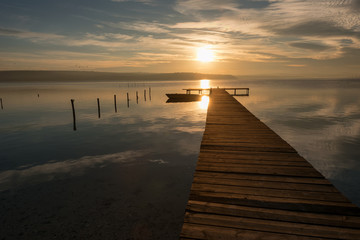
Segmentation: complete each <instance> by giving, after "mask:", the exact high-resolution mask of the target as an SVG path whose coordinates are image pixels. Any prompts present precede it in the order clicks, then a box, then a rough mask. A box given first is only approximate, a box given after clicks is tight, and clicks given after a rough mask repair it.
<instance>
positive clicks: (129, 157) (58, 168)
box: [0, 150, 145, 191]
mask: <svg viewBox="0 0 360 240" xmlns="http://www.w3.org/2000/svg"><path fill="white" fill-rule="evenodd" d="M144 155H145V151H130V150H129V151H125V152H119V153H113V154H105V155H96V156H84V157H81V158H79V159H68V160H64V161H58V162H55V161H54V162H52V161H50V162H48V163H44V164H41V165H36V166H32V167H25V168H24V169H16V170H7V171H4V172H0V191H3V190H5V189H7V188H8V187H9V186H11V185H13V184H14V183H15V184H20V185H21V184H24V183H26V182H31V181H32V180H33V179H36V180H37V181H50V180H52V179H54V178H55V177H57V176H60V175H64V174H70V175H79V174H82V173H83V172H84V171H85V170H87V169H90V168H94V167H97V166H105V165H109V164H112V163H128V162H132V161H135V160H136V159H137V158H139V157H142V156H144Z"/></svg>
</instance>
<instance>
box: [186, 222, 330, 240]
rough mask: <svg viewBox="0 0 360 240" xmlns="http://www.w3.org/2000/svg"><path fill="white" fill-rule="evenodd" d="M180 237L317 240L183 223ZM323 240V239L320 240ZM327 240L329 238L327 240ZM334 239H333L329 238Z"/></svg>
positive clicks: (214, 239) (246, 239)
mask: <svg viewBox="0 0 360 240" xmlns="http://www.w3.org/2000/svg"><path fill="white" fill-rule="evenodd" d="M180 237H185V238H195V239H213V240H216V239H244V240H319V238H313V237H304V236H298V235H293V234H291V235H290V234H280V233H271V232H263V231H253V230H244V229H236V228H225V227H216V226H208V225H200V224H192V223H184V225H183V228H182V232H181V235H180ZM322 239H325V238H322ZM328 239H329V238H328ZM330 239H335V238H330Z"/></svg>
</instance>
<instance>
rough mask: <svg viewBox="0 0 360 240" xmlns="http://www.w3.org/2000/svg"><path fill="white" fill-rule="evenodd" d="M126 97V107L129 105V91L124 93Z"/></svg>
mask: <svg viewBox="0 0 360 240" xmlns="http://www.w3.org/2000/svg"><path fill="white" fill-rule="evenodd" d="M126 99H127V107H128V108H129V107H130V103H129V102H130V99H129V93H126Z"/></svg>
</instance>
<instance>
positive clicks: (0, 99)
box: [0, 98, 4, 109]
mask: <svg viewBox="0 0 360 240" xmlns="http://www.w3.org/2000/svg"><path fill="white" fill-rule="evenodd" d="M0 105H1V109H4V106H3V102H2V98H0Z"/></svg>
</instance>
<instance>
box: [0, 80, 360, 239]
mask: <svg viewBox="0 0 360 240" xmlns="http://www.w3.org/2000/svg"><path fill="white" fill-rule="evenodd" d="M208 87H248V88H250V95H249V96H239V97H236V99H237V100H238V101H239V102H241V103H242V104H243V105H244V106H245V107H246V108H247V109H248V110H250V111H251V112H252V113H253V114H254V115H255V116H256V117H258V118H259V119H260V120H261V121H263V122H264V123H265V124H267V125H268V126H269V127H270V128H271V129H273V130H274V131H275V132H276V133H277V134H279V135H280V136H281V137H282V138H283V139H284V140H286V141H287V142H288V143H289V144H290V145H291V146H293V147H294V148H295V149H296V150H297V151H298V152H299V154H300V155H301V156H303V157H304V158H305V159H307V160H308V161H309V162H310V163H311V164H312V165H313V166H314V167H315V168H316V169H317V170H318V171H320V172H321V173H322V174H323V175H324V176H325V177H326V178H327V179H329V180H330V181H331V182H332V183H333V184H334V185H335V186H336V187H337V188H338V189H339V190H340V191H341V192H342V193H343V194H344V195H345V196H346V197H347V198H348V199H349V200H350V201H352V202H353V203H355V204H357V205H358V206H360V94H359V92H360V81H359V80H353V79H339V80H324V79H321V80H316V79H315V80H314V79H302V80H299V79H298V80H252V81H250V80H211V79H203V80H196V81H195V80H182V81H180V80H179V81H146V80H144V81H119V82H116V81H112V82H103V81H99V82H93V81H92V82H71V83H69V82H61V81H55V80H53V79H52V80H51V81H49V82H22V83H0V103H1V108H0V213H1V214H0V224H1V228H0V239H178V238H179V234H180V231H181V226H182V222H183V217H184V211H185V207H186V203H187V200H188V197H189V192H190V187H191V183H192V178H193V173H194V171H195V167H196V162H197V157H198V154H199V149H200V144H201V139H202V134H203V131H204V127H205V121H206V111H207V104H208V99H206V98H203V100H202V101H200V102H186V103H168V102H167V97H166V95H165V94H166V93H184V92H185V91H184V90H183V89H185V88H208Z"/></svg>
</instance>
